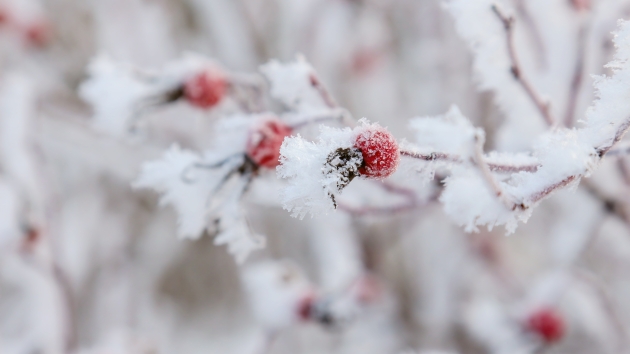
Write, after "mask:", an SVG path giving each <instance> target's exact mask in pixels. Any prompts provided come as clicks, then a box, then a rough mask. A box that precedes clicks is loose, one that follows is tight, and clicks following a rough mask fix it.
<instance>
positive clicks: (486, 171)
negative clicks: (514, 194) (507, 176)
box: [475, 134, 514, 209]
mask: <svg viewBox="0 0 630 354" xmlns="http://www.w3.org/2000/svg"><path fill="white" fill-rule="evenodd" d="M485 141H486V139H485V137H484V136H483V134H476V135H475V163H476V164H477V167H478V168H479V171H481V174H482V175H483V177H484V179H485V180H486V182H487V183H488V186H489V187H490V188H491V189H492V191H493V192H494V194H495V196H496V197H497V198H499V200H500V201H501V202H502V203H503V204H504V205H505V206H506V207H507V208H508V209H511V208H513V205H514V202H512V201H511V200H510V199H509V197H508V196H507V195H506V194H505V193H504V192H503V188H501V185H500V184H499V182H498V181H497V180H496V178H494V175H493V174H492V171H491V170H490V167H489V166H488V164H487V163H486V161H485V159H484V157H483V145H484V144H485Z"/></svg>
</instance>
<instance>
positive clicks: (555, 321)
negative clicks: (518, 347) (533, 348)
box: [527, 308, 565, 343]
mask: <svg viewBox="0 0 630 354" xmlns="http://www.w3.org/2000/svg"><path fill="white" fill-rule="evenodd" d="M527 328H528V329H529V330H530V331H532V332H533V333H536V334H537V335H538V336H539V337H540V338H542V339H543V340H544V341H545V342H547V343H553V342H557V341H558V340H560V339H562V337H563V336H564V332H565V323H564V319H563V318H562V317H561V316H560V314H559V313H558V312H557V311H555V310H553V309H550V308H543V309H539V310H537V311H535V312H533V313H532V314H531V315H530V316H529V317H528V318H527Z"/></svg>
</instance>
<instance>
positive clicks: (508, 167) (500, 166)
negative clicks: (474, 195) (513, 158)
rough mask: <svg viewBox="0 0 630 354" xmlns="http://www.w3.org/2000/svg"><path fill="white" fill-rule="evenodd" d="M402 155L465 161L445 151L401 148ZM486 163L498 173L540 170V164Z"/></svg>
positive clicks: (435, 159) (455, 161)
mask: <svg viewBox="0 0 630 354" xmlns="http://www.w3.org/2000/svg"><path fill="white" fill-rule="evenodd" d="M400 155H401V156H405V157H410V158H414V159H418V160H424V161H446V162H454V163H463V162H464V161H465V160H464V159H463V158H461V157H460V156H457V155H453V154H447V153H443V152H431V153H424V154H423V153H419V152H415V151H408V150H401V151H400ZM485 160H486V159H485V158H484V161H485ZM485 164H486V165H487V166H488V168H489V169H490V171H492V172H496V173H517V172H536V171H537V170H538V164H525V165H516V164H506V163H496V162H487V161H485Z"/></svg>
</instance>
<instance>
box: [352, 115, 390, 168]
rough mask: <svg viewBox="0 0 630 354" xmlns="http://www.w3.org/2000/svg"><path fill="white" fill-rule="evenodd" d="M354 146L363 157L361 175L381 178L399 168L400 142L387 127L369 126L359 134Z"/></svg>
mask: <svg viewBox="0 0 630 354" xmlns="http://www.w3.org/2000/svg"><path fill="white" fill-rule="evenodd" d="M354 147H355V148H357V149H358V150H359V151H360V152H361V155H362V157H363V164H362V165H361V168H359V173H360V174H361V176H364V177H370V178H379V179H381V178H385V177H388V176H389V175H391V174H392V173H394V172H395V171H396V168H398V162H399V161H400V152H399V151H398V143H397V142H396V139H394V137H393V136H392V134H391V133H390V132H388V131H387V130H386V129H385V128H382V127H380V126H378V125H371V126H367V127H366V128H365V130H363V131H362V132H360V133H359V134H358V135H357V137H356V140H355V143H354Z"/></svg>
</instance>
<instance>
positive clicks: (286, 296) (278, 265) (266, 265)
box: [241, 261, 313, 330]
mask: <svg viewBox="0 0 630 354" xmlns="http://www.w3.org/2000/svg"><path fill="white" fill-rule="evenodd" d="M241 280H242V282H243V287H244V288H245V292H246V294H247V299H248V300H249V304H250V307H251V309H252V311H253V313H254V316H255V317H256V319H257V320H258V321H259V322H260V323H261V324H262V325H263V326H265V327H266V328H267V329H275V330H277V329H282V328H285V327H287V326H289V325H291V324H293V323H295V322H296V321H298V320H299V316H298V315H299V312H298V309H299V305H300V302H301V301H302V300H304V299H306V298H308V297H309V296H311V295H312V292H313V288H312V286H311V285H310V283H309V281H308V280H307V279H306V276H305V275H304V273H303V272H302V271H301V269H299V268H298V267H297V266H296V265H294V264H293V263H290V262H286V261H267V262H260V263H256V264H253V265H250V266H248V267H246V268H245V269H244V270H243V273H242V275H241Z"/></svg>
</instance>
